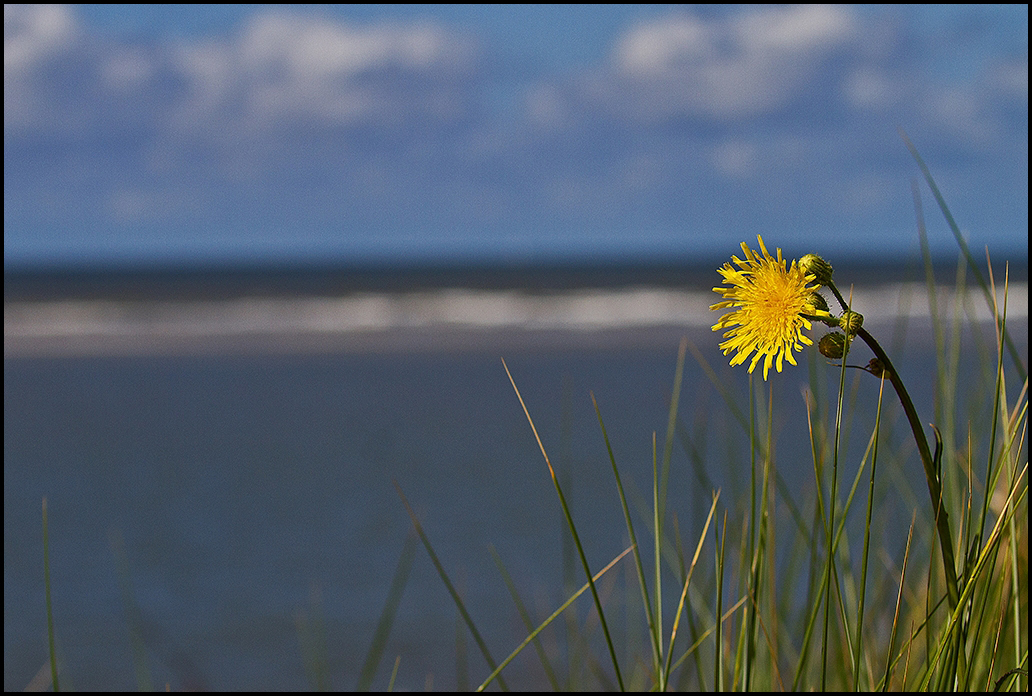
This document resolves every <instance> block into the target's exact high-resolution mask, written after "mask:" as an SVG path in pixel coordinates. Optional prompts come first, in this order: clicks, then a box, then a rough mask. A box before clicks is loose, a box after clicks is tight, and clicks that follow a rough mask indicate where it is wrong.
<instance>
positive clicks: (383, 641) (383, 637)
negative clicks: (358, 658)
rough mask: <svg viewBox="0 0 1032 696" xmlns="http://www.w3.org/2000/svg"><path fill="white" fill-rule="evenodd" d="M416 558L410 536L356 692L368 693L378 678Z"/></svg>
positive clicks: (414, 537)
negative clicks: (376, 677) (377, 674)
mask: <svg viewBox="0 0 1032 696" xmlns="http://www.w3.org/2000/svg"><path fill="white" fill-rule="evenodd" d="M415 556H416V536H415V535H413V534H409V535H408V536H407V537H406V538H405V545H404V547H403V548H402V550H401V558H399V559H398V567H397V568H396V569H395V571H394V577H393V578H391V586H390V589H389V590H388V591H387V599H386V600H385V601H384V604H383V611H381V612H380V619H379V621H377V623H376V631H375V632H374V633H373V640H372V642H371V643H370V644H369V652H368V653H366V658H365V660H364V661H363V662H362V670H361V671H360V672H359V674H358V684H357V685H356V687H355V690H356V691H368V690H369V687H370V686H371V685H372V683H373V678H374V677H375V676H376V670H377V668H378V667H379V666H380V660H381V659H382V658H383V653H384V649H385V648H386V647H387V638H388V637H389V636H390V633H391V626H393V625H394V617H395V615H396V614H397V611H398V605H399V604H400V603H401V595H402V592H404V590H405V585H406V584H407V583H408V577H409V571H411V570H412V560H413V559H414V558H415Z"/></svg>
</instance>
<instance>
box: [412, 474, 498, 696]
mask: <svg viewBox="0 0 1032 696" xmlns="http://www.w3.org/2000/svg"><path fill="white" fill-rule="evenodd" d="M393 483H394V488H395V489H396V490H397V491H398V495H399V496H401V502H402V503H404V505H405V509H406V510H407V511H408V514H409V517H410V518H411V519H412V526H413V527H414V528H415V530H416V534H418V535H419V540H420V541H422V542H423V547H424V548H425V549H426V552H427V553H428V554H429V555H430V561H431V562H432V563H433V564H434V568H436V569H437V574H438V575H439V576H440V577H441V580H442V581H443V582H444V586H445V587H446V588H447V589H448V594H450V595H451V598H452V601H453V602H455V606H456V608H457V609H458V610H459V614H461V615H462V620H463V621H465V622H466V626H467V628H469V632H470V633H471V634H472V635H473V640H474V641H475V642H476V644H477V647H478V648H480V654H481V655H483V656H484V660H485V661H486V662H487V665H488V666H489V667H490V668H491V669H492V670H494V669H497V668H498V665H497V663H496V662H495V660H494V658H493V657H491V651H490V650H488V649H487V643H485V642H484V639H483V638H482V637H481V635H480V631H478V630H477V627H476V624H474V623H473V617H471V616H470V615H469V612H468V611H467V610H466V604H465V603H464V602H463V601H462V597H460V596H459V593H458V591H457V590H456V589H455V586H454V585H453V584H452V581H451V579H450V578H449V577H448V573H447V572H446V571H445V570H444V566H443V565H442V564H441V561H440V559H438V558H437V554H436V553H435V552H434V547H433V546H432V545H431V544H430V539H429V538H428V537H427V536H426V532H424V531H423V525H421V524H420V523H419V518H418V517H416V512H415V510H413V509H412V506H411V505H409V501H408V498H406V497H405V494H404V493H402V492H401V486H399V485H398V482H397V481H393ZM498 686H500V687H501V688H502V690H503V691H508V690H509V686H508V685H507V684H506V683H505V680H504V679H502V678H501V677H500V676H499V677H498Z"/></svg>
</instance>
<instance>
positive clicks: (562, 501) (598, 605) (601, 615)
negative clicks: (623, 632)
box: [499, 360, 625, 691]
mask: <svg viewBox="0 0 1032 696" xmlns="http://www.w3.org/2000/svg"><path fill="white" fill-rule="evenodd" d="M502 367H504V368H505V374H506V375H508V377H509V383H510V384H512V388H513V390H514V391H515V392H516V398H517V399H519V401H520V406H522V407H523V413H524V415H526V416H527V422H528V423H530V429H531V431H533V433H534V438H535V439H536V440H537V443H538V447H539V448H540V449H541V455H542V456H543V457H544V458H545V464H546V465H547V466H548V473H549V474H550V475H551V477H552V484H553V485H554V486H555V492H556V494H557V495H558V496H559V505H560V506H561V507H562V509H563V514H564V515H565V516H566V524H567V525H568V526H569V528H570V534H571V535H572V536H573V543H574V544H575V545H576V546H577V553H578V555H579V556H580V560H581V566H582V567H583V568H584V574H585V575H586V576H587V578H588V584H589V585H590V587H591V597H592V599H593V600H594V602H595V610H596V611H597V612H598V620H599V623H600V624H601V625H602V632H603V633H604V634H605V639H606V646H607V647H608V648H609V657H610V659H611V660H612V663H613V671H614V672H615V673H616V681H617V683H618V684H619V685H620V691H624V690H625V689H624V683H623V676H621V674H620V663H619V660H617V658H616V648H615V647H613V638H612V636H611V635H610V634H609V625H608V624H607V623H606V615H605V612H604V611H603V609H602V601H601V600H600V599H599V597H598V590H597V589H596V587H595V581H594V579H593V578H592V575H591V568H590V566H589V565H588V559H587V557H586V556H585V555H584V547H583V546H582V545H581V542H580V535H578V534H577V527H576V525H574V523H573V516H572V515H571V514H570V508H569V506H568V505H567V504H566V496H564V495H563V489H562V486H560V485H559V479H558V478H557V477H556V475H555V469H553V468H552V462H551V461H550V460H549V458H548V452H546V451H545V445H544V443H542V442H541V436H540V435H538V431H537V426H535V425H534V419H533V418H531V417H530V411H528V410H527V404H525V403H524V402H523V396H522V395H521V394H520V390H519V388H518V387H517V386H516V381H515V380H514V379H513V377H512V373H511V372H509V366H508V365H506V364H505V360H502ZM499 681H500V680H499Z"/></svg>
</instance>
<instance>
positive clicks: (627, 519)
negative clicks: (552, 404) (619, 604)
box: [591, 393, 663, 680]
mask: <svg viewBox="0 0 1032 696" xmlns="http://www.w3.org/2000/svg"><path fill="white" fill-rule="evenodd" d="M591 403H592V405H593V406H594V407H595V416H596V417H597V418H598V425H599V427H600V428H601V429H602V439H603V440H604V441H605V443H606V452H608V454H609V463H610V464H611V465H612V467H613V476H614V477H615V478H616V490H617V492H618V493H619V495H620V506H621V508H622V509H623V515H624V523H625V524H626V525H627V534H628V535H629V538H630V540H631V548H632V549H633V550H634V569H635V571H636V572H637V573H638V586H639V587H640V588H641V601H642V605H643V606H644V608H645V617H646V620H647V621H648V630H649V637H650V639H651V641H652V667H653V670H654V674H655V675H656V677H657V680H658V678H659V670H660V665H661V662H660V660H661V659H662V650H663V648H662V636H661V635H660V634H659V627H658V626H657V625H656V621H655V616H654V615H653V613H652V604H651V601H650V600H649V588H648V585H647V583H646V582H645V568H644V566H643V565H642V562H641V552H640V551H639V550H638V538H637V536H635V534H634V523H633V522H632V521H631V512H630V509H629V508H628V506H627V497H626V495H624V488H623V483H622V482H621V480H620V470H619V469H618V468H617V466H616V457H615V456H614V455H613V447H612V445H611V444H610V442H609V434H608V433H607V432H606V424H605V423H604V422H603V421H602V411H601V410H600V409H599V407H598V402H597V401H596V400H595V394H594V393H592V394H591Z"/></svg>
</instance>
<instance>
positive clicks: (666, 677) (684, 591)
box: [659, 491, 720, 684]
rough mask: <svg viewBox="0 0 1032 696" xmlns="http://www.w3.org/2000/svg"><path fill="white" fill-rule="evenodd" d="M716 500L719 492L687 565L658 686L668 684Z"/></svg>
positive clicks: (715, 507) (714, 498)
mask: <svg viewBox="0 0 1032 696" xmlns="http://www.w3.org/2000/svg"><path fill="white" fill-rule="evenodd" d="M718 500H720V491H717V492H716V493H714V494H713V504H712V505H710V510H709V514H708V515H707V516H706V524H705V525H703V528H702V532H701V533H700V534H699V543H698V544H697V545H696V546H695V555H693V556H692V562H691V563H689V564H688V574H687V577H686V578H685V580H684V587H683V589H682V590H681V598H680V599H679V600H678V602H677V613H676V614H674V624H673V626H672V627H671V629H670V644H669V645H668V646H667V651H666V666H665V667H664V669H663V678H662V679H661V680H660V681H659V683H660V684H668V683H669V682H670V673H671V658H672V657H673V654H674V641H675V640H677V627H678V626H679V625H680V622H681V613H682V612H683V611H684V608H685V601H686V599H687V597H688V586H689V585H691V582H692V575H693V574H694V572H695V564H696V563H698V561H699V555H700V554H701V553H702V545H703V543H704V542H705V541H706V536H707V534H709V526H710V523H711V522H712V521H713V515H714V513H716V511H717V501H718Z"/></svg>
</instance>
